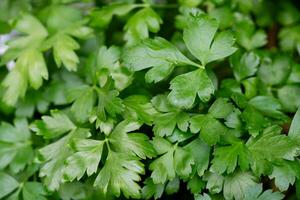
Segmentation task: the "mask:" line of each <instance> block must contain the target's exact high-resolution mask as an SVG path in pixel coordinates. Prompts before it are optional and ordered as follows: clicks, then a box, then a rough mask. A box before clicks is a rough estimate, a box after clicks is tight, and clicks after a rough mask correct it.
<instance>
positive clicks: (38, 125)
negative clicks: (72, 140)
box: [31, 110, 76, 139]
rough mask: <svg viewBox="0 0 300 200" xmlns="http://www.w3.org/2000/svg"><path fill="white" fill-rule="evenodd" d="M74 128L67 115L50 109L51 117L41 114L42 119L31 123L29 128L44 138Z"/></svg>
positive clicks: (55, 135)
mask: <svg viewBox="0 0 300 200" xmlns="http://www.w3.org/2000/svg"><path fill="white" fill-rule="evenodd" d="M75 128H76V126H75V125H74V124H73V122H72V121H71V120H70V119H69V117H68V116H67V115H66V114H65V113H63V112H61V111H59V110H52V111H51V117H50V116H42V120H37V121H35V122H34V124H32V125H31V130H33V131H34V132H36V134H37V135H41V136H43V137H44V138H46V139H50V138H55V137H58V136H60V135H62V134H64V133H66V132H68V131H71V130H74V129H75Z"/></svg>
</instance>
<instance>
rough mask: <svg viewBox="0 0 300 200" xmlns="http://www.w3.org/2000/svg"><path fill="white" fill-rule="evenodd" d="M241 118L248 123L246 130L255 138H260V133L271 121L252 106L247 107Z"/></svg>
mask: <svg viewBox="0 0 300 200" xmlns="http://www.w3.org/2000/svg"><path fill="white" fill-rule="evenodd" d="M241 116H242V119H243V121H245V123H246V129H247V130H248V131H249V134H250V135H252V136H253V137H256V136H258V135H259V133H260V132H261V131H262V130H263V129H264V128H266V127H267V126H268V125H269V121H268V120H267V119H266V117H264V116H263V114H261V113H260V112H259V111H257V110H256V109H255V108H253V107H251V106H247V107H246V109H245V110H244V111H243V113H242V115H241Z"/></svg>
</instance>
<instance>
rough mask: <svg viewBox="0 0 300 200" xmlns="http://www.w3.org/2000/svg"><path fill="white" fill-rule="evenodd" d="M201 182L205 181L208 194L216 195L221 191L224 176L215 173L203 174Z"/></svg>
mask: <svg viewBox="0 0 300 200" xmlns="http://www.w3.org/2000/svg"><path fill="white" fill-rule="evenodd" d="M203 180H205V181H207V183H206V189H208V190H209V192H210V193H212V194H216V193H220V192H221V191H222V188H223V184H224V176H222V175H220V174H217V173H211V172H207V173H205V174H204V176H203Z"/></svg>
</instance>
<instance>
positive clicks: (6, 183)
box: [0, 172, 19, 198]
mask: <svg viewBox="0 0 300 200" xmlns="http://www.w3.org/2000/svg"><path fill="white" fill-rule="evenodd" d="M18 185H19V183H18V182H17V181H16V180H15V179H14V178H13V177H11V176H10V175H8V174H6V173H4V172H0V188H1V190H0V198H3V197H5V196H6V195H8V194H9V193H11V192H12V191H14V190H15V189H16V188H17V187H18Z"/></svg>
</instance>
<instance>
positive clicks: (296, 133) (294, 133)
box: [288, 108, 300, 143]
mask: <svg viewBox="0 0 300 200" xmlns="http://www.w3.org/2000/svg"><path fill="white" fill-rule="evenodd" d="M288 136H289V137H290V138H292V139H293V140H295V141H296V142H297V143H299V140H300V108H298V110H297V112H296V113H295V115H294V118H293V121H292V124H291V126H290V129H289V133H288Z"/></svg>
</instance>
